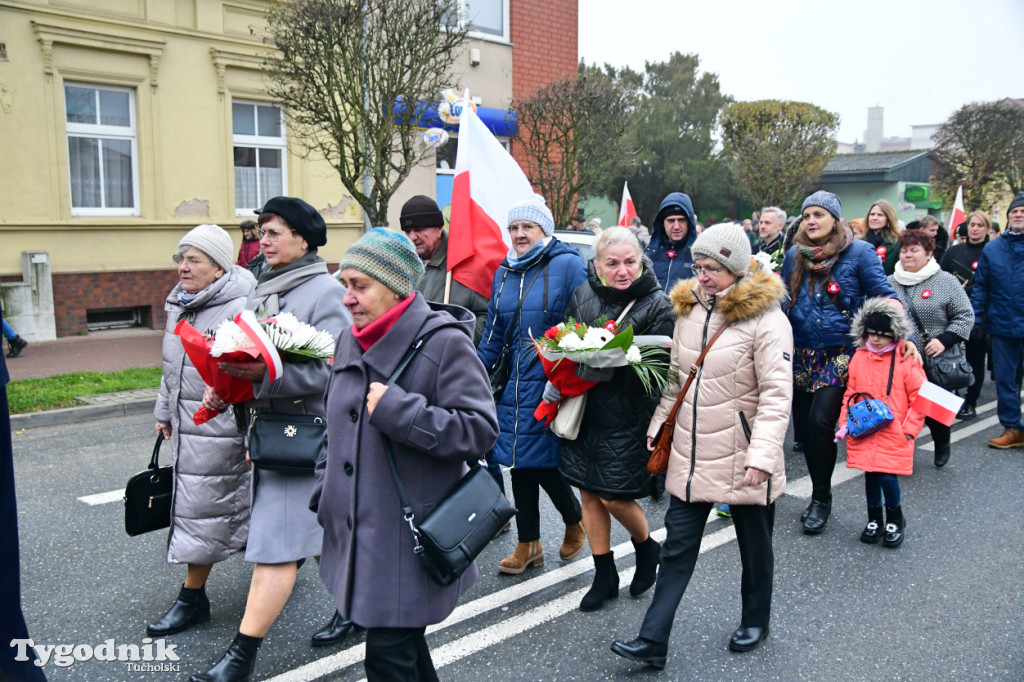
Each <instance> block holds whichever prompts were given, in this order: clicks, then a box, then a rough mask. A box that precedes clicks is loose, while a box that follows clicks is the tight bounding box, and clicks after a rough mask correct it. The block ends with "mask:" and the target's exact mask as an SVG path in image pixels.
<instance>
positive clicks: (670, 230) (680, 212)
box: [644, 192, 749, 292]
mask: <svg viewBox="0 0 1024 682" xmlns="http://www.w3.org/2000/svg"><path fill="white" fill-rule="evenodd" d="M696 225H697V218H696V215H695V214H694V212H693V202H691V201H690V197H689V196H687V195H686V194H683V193H682V192H672V193H671V194H669V195H668V196H666V197H665V198H664V199H663V200H662V202H661V207H660V208H659V209H658V215H656V216H655V217H654V223H653V224H652V226H651V240H650V242H649V243H648V244H647V248H646V249H644V255H645V256H647V257H648V258H650V259H651V263H652V264H653V265H654V275H655V276H656V277H657V278H658V283H659V284H661V288H662V289H664V290H665V291H666V292H667V291H670V290H671V289H672V285H673V284H675V283H676V282H678V281H679V280H682V279H687V278H688V277H690V266H691V265H693V258H692V257H691V255H690V247H691V246H692V245H693V240H694V239H696V238H697V229H696ZM747 245H748V247H749V242H748V244H747Z"/></svg>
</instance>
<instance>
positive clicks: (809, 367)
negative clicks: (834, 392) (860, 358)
mask: <svg viewBox="0 0 1024 682" xmlns="http://www.w3.org/2000/svg"><path fill="white" fill-rule="evenodd" d="M795 350H796V352H795V353H794V356H793V388H795V389H796V390H798V391H805V392H807V393H814V392H815V391H817V390H818V389H819V388H824V387H826V386H846V384H847V382H848V381H849V377H850V358H851V357H852V356H853V349H852V348H850V347H849V346H832V347H830V348H799V347H798V348H796V349H795Z"/></svg>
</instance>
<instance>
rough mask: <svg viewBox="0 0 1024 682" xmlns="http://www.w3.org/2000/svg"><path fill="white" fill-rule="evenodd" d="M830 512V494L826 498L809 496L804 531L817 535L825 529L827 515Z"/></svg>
mask: <svg viewBox="0 0 1024 682" xmlns="http://www.w3.org/2000/svg"><path fill="white" fill-rule="evenodd" d="M831 514H832V494H831V493H830V494H829V496H828V498H827V499H824V498H823V499H820V500H816V499H814V498H813V497H812V498H811V507H810V509H809V510H808V511H807V518H806V519H804V533H807V534H808V535H817V534H818V533H820V532H821V531H823V530H825V525H826V524H827V523H828V517H829V516H830V515H831Z"/></svg>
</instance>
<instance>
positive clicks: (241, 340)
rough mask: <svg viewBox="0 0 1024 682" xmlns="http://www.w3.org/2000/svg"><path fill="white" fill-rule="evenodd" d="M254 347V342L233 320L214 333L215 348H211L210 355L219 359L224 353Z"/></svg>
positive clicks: (225, 322) (222, 324)
mask: <svg viewBox="0 0 1024 682" xmlns="http://www.w3.org/2000/svg"><path fill="white" fill-rule="evenodd" d="M252 345H253V344H252V340H250V339H249V337H248V336H246V334H245V332H244V331H242V328H241V327H239V326H238V325H237V324H235V323H234V322H233V321H231V320H225V321H224V322H221V323H220V326H219V327H217V330H216V331H215V332H214V333H213V346H211V347H210V355H212V356H213V357H215V358H217V357H220V356H221V355H223V354H224V353H233V352H234V351H238V350H244V349H246V348H251V347H252Z"/></svg>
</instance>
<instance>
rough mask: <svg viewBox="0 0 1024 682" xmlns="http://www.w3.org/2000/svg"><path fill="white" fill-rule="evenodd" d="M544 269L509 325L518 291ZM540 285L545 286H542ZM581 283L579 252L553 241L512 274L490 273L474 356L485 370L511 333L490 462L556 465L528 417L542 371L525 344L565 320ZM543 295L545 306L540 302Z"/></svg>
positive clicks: (504, 267) (544, 433)
mask: <svg viewBox="0 0 1024 682" xmlns="http://www.w3.org/2000/svg"><path fill="white" fill-rule="evenodd" d="M545 266H547V276H546V277H545V275H544V273H541V274H540V275H539V276H538V277H537V280H536V281H535V282H534V283H533V286H532V287H531V288H530V290H529V292H528V293H527V294H526V298H525V299H524V300H523V308H522V310H521V312H520V318H519V319H518V320H514V319H513V313H515V309H516V306H517V305H518V304H519V296H520V293H521V290H522V289H523V288H525V287H526V286H527V285H528V284H529V283H530V280H531V279H532V278H533V275H534V273H535V272H536V270H537V268H543V267H545ZM545 280H546V281H545ZM586 281H587V266H586V265H585V264H584V263H583V259H582V258H580V255H579V252H578V251H577V250H576V249H575V248H574V247H572V246H568V245H566V244H565V243H563V242H560V241H558V240H557V239H552V240H551V243H549V244H548V245H547V247H546V248H545V249H544V252H543V255H542V256H541V257H540V259H539V260H537V261H535V262H533V263H532V264H530V265H529V266H527V267H526V269H525V270H521V271H520V270H515V269H512V268H511V267H510V266H509V263H508V261H507V260H506V261H503V262H502V264H501V267H499V268H498V271H497V272H496V273H494V287H493V289H492V292H493V293H492V294H491V301H490V303H489V304H488V306H487V324H486V326H485V327H484V335H483V338H482V339H481V341H480V348H479V349H478V350H477V355H478V356H479V357H480V360H481V361H482V362H483V363H484V367H486V368H488V369H490V368H491V367H492V366H493V365H494V361H495V360H496V359H497V357H498V353H499V352H500V351H501V348H502V346H503V345H504V344H505V339H506V338H507V337H508V334H509V331H510V327H511V326H513V325H514V331H513V332H512V356H511V366H512V371H511V374H510V376H509V380H508V384H507V386H506V387H505V392H504V394H502V396H501V399H500V400H499V401H498V428H499V435H498V442H497V443H496V444H495V446H494V460H495V461H496V462H498V463H500V464H504V465H505V466H510V467H521V468H539V469H557V468H558V465H559V462H560V460H561V440H559V438H558V437H557V436H555V435H554V434H553V433H551V430H550V429H548V428H545V427H544V426H542V425H541V422H539V421H537V420H536V419H535V418H534V416H533V411H534V410H536V409H537V405H539V404H540V401H541V394H542V393H543V392H544V383H545V382H546V381H547V378H546V377H545V376H544V368H543V367H541V364H540V361H539V360H538V359H537V354H536V352H535V351H534V349H533V348H532V347H531V344H530V334H529V333H530V332H531V331H532V333H533V336H534V337H540V336H543V335H544V332H545V331H547V330H548V328H549V327H552V326H554V325H556V324H558V323H559V322H562V321H563V320H564V319H565V309H566V307H567V306H568V305H569V298H570V297H571V296H572V292H573V291H575V290H576V287H578V286H579V285H581V284H583V283H584V282H586ZM545 292H546V294H547V300H546V301H545Z"/></svg>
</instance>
